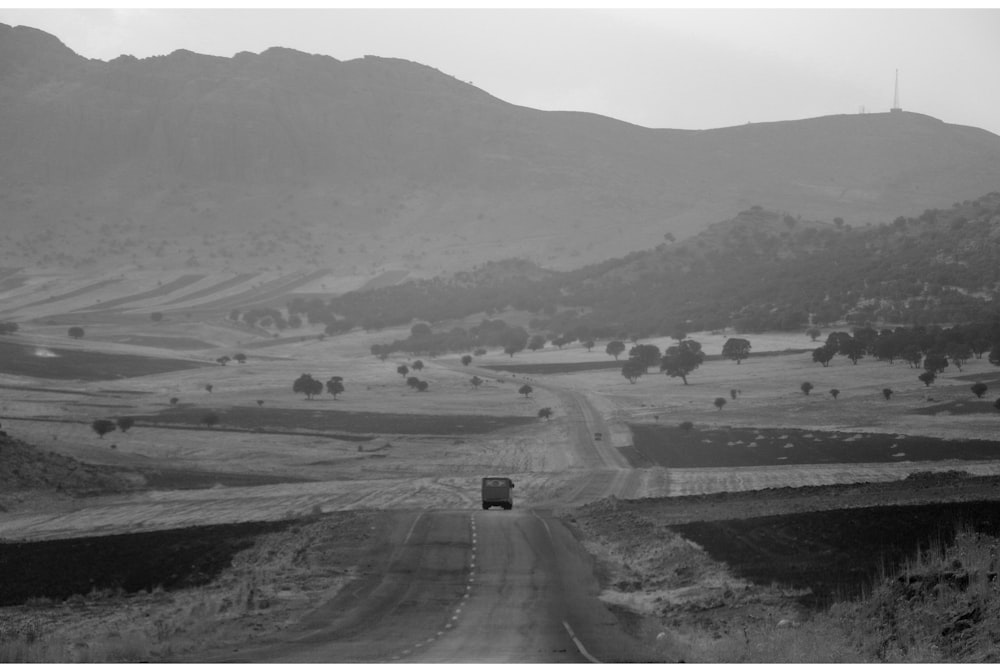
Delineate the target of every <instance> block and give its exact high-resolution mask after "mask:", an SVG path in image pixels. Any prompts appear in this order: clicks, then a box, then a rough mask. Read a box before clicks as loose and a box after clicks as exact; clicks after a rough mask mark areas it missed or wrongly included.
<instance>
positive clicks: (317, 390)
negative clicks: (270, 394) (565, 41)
mask: <svg viewBox="0 0 1000 667" xmlns="http://www.w3.org/2000/svg"><path fill="white" fill-rule="evenodd" d="M292 391H293V392H295V393H296V394H305V395H306V400H307V401H311V400H312V397H313V396H316V395H318V394H321V393H323V383H322V382H320V381H319V380H315V379H313V376H312V375H310V374H309V373H303V374H302V375H300V376H299V378H298V379H297V380H296V381H295V382H293V383H292Z"/></svg>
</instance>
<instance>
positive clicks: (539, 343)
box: [528, 334, 545, 352]
mask: <svg viewBox="0 0 1000 667" xmlns="http://www.w3.org/2000/svg"><path fill="white" fill-rule="evenodd" d="M543 347H545V336H543V335H542V334H535V335H534V336H532V337H531V340H529V341H528V349H529V350H531V351H532V352H537V351H538V350H540V349H542V348H543Z"/></svg>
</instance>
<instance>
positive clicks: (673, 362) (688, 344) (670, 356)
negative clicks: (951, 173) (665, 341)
mask: <svg viewBox="0 0 1000 667" xmlns="http://www.w3.org/2000/svg"><path fill="white" fill-rule="evenodd" d="M703 361H705V353H704V352H702V351H701V343H699V342H697V341H693V340H682V341H681V342H680V343H678V344H677V345H672V346H670V347H668V348H667V351H666V352H664V353H663V358H662V359H661V360H660V370H661V371H663V372H664V373H666V374H667V375H669V376H670V377H679V378H680V379H681V380H683V381H684V384H687V383H688V381H687V376H688V375H689V374H690V373H693V372H694V371H695V370H696V369H697V368H698V367H699V366H701V362H703Z"/></svg>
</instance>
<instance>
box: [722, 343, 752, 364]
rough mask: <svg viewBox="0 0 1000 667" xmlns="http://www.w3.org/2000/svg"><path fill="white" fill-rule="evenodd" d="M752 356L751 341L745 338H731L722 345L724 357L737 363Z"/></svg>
mask: <svg viewBox="0 0 1000 667" xmlns="http://www.w3.org/2000/svg"><path fill="white" fill-rule="evenodd" d="M749 356H750V341H748V340H747V339H745V338H729V339H728V340H726V344H725V345H723V346H722V358H723V359H732V360H733V361H735V362H736V364H737V365H739V364H740V362H741V361H743V360H744V359H746V358H747V357H749Z"/></svg>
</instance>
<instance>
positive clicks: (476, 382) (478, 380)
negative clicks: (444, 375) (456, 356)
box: [469, 375, 483, 389]
mask: <svg viewBox="0 0 1000 667" xmlns="http://www.w3.org/2000/svg"><path fill="white" fill-rule="evenodd" d="M469 382H470V383H471V384H472V386H473V387H474V388H476V389H479V385H481V384H482V383H483V380H482V378H480V377H479V376H478V375H473V376H472V379H470V380H469Z"/></svg>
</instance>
